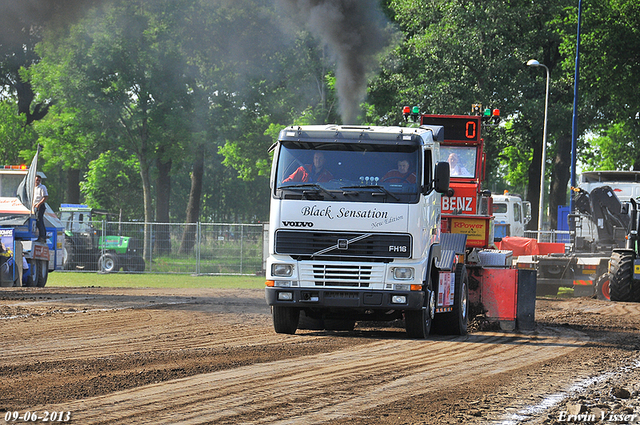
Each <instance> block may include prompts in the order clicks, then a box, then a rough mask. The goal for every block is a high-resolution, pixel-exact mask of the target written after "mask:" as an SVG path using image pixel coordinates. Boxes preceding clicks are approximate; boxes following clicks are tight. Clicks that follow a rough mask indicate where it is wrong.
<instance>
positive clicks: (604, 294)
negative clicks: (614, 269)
mask: <svg viewBox="0 0 640 425" xmlns="http://www.w3.org/2000/svg"><path fill="white" fill-rule="evenodd" d="M610 283H611V273H605V274H603V275H600V276H598V279H596V298H597V299H599V300H607V301H611V294H610V289H609V284H610Z"/></svg>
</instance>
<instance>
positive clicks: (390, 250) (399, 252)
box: [275, 230, 412, 258]
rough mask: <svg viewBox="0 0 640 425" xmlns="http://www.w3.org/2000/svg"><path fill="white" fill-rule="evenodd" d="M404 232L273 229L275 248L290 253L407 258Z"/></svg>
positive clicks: (408, 242) (408, 238) (409, 245)
mask: <svg viewBox="0 0 640 425" xmlns="http://www.w3.org/2000/svg"><path fill="white" fill-rule="evenodd" d="M411 248H412V240H411V235H408V234H394V233H362V232H360V233H355V232H310V231H299V230H277V231H276V234H275V252H276V253H277V254H287V255H292V256H298V257H300V256H310V257H313V258H315V257H336V256H338V257H352V258H353V257H359V258H411Z"/></svg>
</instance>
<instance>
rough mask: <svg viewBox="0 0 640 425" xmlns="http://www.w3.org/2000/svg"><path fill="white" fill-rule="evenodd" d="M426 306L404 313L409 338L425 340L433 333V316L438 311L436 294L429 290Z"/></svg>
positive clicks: (426, 294)
mask: <svg viewBox="0 0 640 425" xmlns="http://www.w3.org/2000/svg"><path fill="white" fill-rule="evenodd" d="M424 298H425V300H424V303H425V306H424V307H423V308H421V309H420V310H407V311H405V312H404V326H405V329H406V331H407V335H408V336H409V338H415V339H425V338H427V337H428V336H429V333H431V325H432V323H433V316H434V314H435V311H436V293H435V291H433V290H431V289H427V290H426V292H425V294H424Z"/></svg>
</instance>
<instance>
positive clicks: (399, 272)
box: [393, 267, 413, 280]
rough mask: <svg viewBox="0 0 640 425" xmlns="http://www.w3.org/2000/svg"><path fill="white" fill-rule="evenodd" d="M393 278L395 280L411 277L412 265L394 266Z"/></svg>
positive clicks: (409, 278)
mask: <svg viewBox="0 0 640 425" xmlns="http://www.w3.org/2000/svg"><path fill="white" fill-rule="evenodd" d="M393 278H394V279H397V280H411V279H413V267H394V268H393Z"/></svg>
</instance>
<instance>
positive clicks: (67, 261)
mask: <svg viewBox="0 0 640 425" xmlns="http://www.w3.org/2000/svg"><path fill="white" fill-rule="evenodd" d="M62 268H63V269H64V270H73V269H75V268H76V248H75V246H74V245H73V242H72V241H71V239H69V238H66V239H65V240H64V249H63V252H62Z"/></svg>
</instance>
